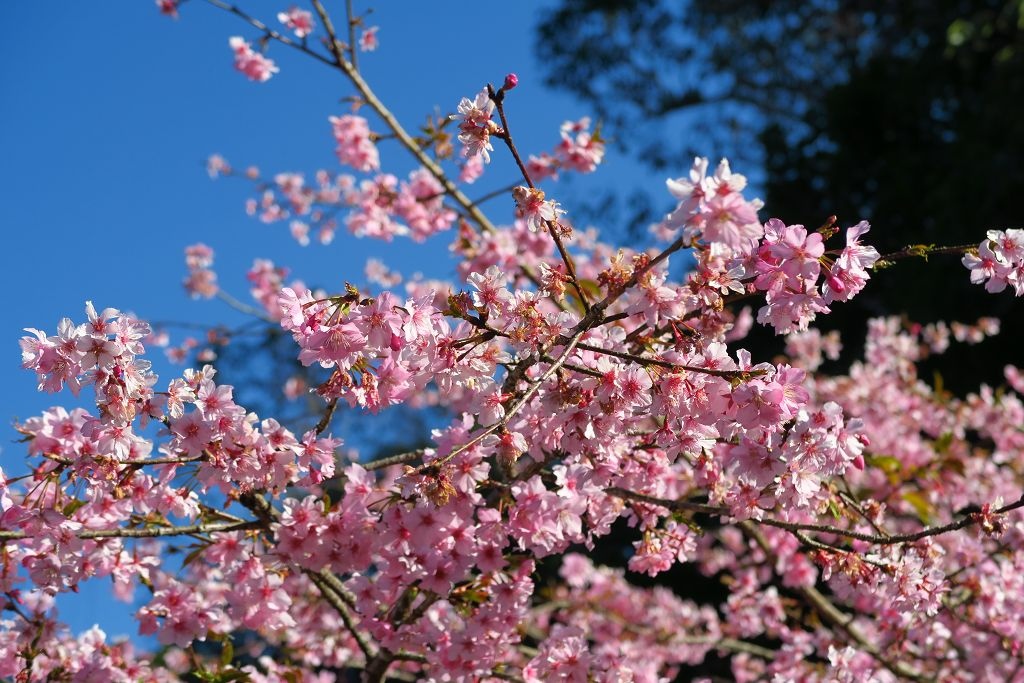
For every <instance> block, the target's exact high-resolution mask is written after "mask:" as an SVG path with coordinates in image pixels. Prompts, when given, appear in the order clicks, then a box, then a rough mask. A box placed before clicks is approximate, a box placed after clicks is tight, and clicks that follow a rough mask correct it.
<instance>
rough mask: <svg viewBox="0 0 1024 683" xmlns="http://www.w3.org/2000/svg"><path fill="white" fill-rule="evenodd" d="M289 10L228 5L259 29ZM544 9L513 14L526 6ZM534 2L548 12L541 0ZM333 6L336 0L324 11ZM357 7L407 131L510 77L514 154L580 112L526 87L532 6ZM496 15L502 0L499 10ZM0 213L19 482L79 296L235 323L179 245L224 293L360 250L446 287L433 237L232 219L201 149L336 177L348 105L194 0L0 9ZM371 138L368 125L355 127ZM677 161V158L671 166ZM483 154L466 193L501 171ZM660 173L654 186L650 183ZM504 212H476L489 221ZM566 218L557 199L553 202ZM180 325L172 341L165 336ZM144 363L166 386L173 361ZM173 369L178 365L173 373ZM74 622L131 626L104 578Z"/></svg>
mask: <svg viewBox="0 0 1024 683" xmlns="http://www.w3.org/2000/svg"><path fill="white" fill-rule="evenodd" d="M288 4H289V2H288V1H287V0H283V1H282V2H281V3H273V2H266V1H264V0H261V1H260V2H254V1H252V2H249V3H244V2H243V3H242V6H243V7H246V8H247V9H249V10H250V11H252V12H253V13H255V14H257V16H260V17H261V18H262V19H264V20H265V21H267V23H269V24H272V25H276V20H275V18H274V17H275V15H276V13H277V11H279V10H281V9H284V8H286V7H287V6H288ZM544 4H545V3H537V4H530V3H523V4H522V5H521V6H522V7H524V8H525V7H531V8H537V7H541V6H543V5H544ZM547 4H550V3H547ZM328 6H329V7H331V8H332V9H334V10H335V12H336V13H337V12H340V11H341V9H342V7H343V4H342V3H340V2H329V3H328ZM356 6H357V8H358V9H361V10H365V9H367V8H369V7H373V9H374V12H373V14H372V15H371V16H370V17H369V19H368V23H370V24H377V25H379V26H380V27H381V29H380V34H379V36H380V42H381V47H380V49H379V50H378V51H376V52H374V53H370V54H366V55H363V58H362V64H361V65H362V67H363V71H364V74H365V76H366V77H367V79H368V80H369V81H370V82H371V84H372V85H373V87H374V88H375V89H376V90H377V92H378V93H379V95H380V96H381V98H382V99H383V100H384V101H385V102H386V103H388V104H389V105H390V106H391V107H392V108H393V110H394V111H395V113H396V114H397V115H398V116H399V118H400V120H402V121H403V122H404V123H405V124H406V126H407V127H408V128H413V127H414V126H415V125H416V124H417V123H418V122H420V121H421V120H423V118H424V117H425V115H426V114H428V113H432V112H434V111H435V110H437V111H440V112H449V111H452V110H454V108H455V106H456V105H457V103H458V101H459V98H461V97H463V96H472V95H473V94H475V93H476V92H477V91H478V90H479V89H480V88H481V87H482V86H483V84H484V83H486V82H487V81H492V82H495V83H500V82H501V80H502V78H503V77H504V75H505V73H507V72H509V71H515V72H517V73H518V74H519V77H520V86H519V88H518V89H517V90H516V91H515V92H514V96H513V97H512V98H511V100H510V103H509V111H510V115H511V116H512V117H513V128H514V131H515V133H516V134H517V138H518V142H519V145H520V148H521V149H522V150H524V151H526V152H535V151H542V150H546V149H549V148H550V147H551V146H553V145H554V143H555V142H556V141H557V135H558V126H559V124H560V123H561V122H562V121H563V120H566V119H570V118H573V119H575V118H579V117H580V116H583V115H586V114H588V113H589V112H588V111H587V109H586V107H585V105H583V104H581V103H579V102H576V101H575V100H573V99H572V98H570V97H568V96H565V95H561V94H559V93H555V92H551V91H549V90H546V89H545V88H543V87H542V86H541V85H540V83H539V80H540V75H539V73H538V65H537V63H536V60H535V58H534V56H533V52H532V45H533V40H534V37H533V30H532V29H533V25H534V22H535V20H536V17H535V14H533V11H534V10H533V9H531V10H523V11H520V12H518V13H516V12H510V11H507V10H506V11H502V12H501V13H500V14H501V16H500V18H497V17H495V18H488V17H487V16H486V9H487V5H486V4H480V3H474V4H469V3H465V2H429V3H427V2H394V1H392V2H386V1H381V2H378V3H376V4H373V5H371V4H369V3H366V2H358V1H357V2H356ZM511 7H516V6H515V5H512V6H511ZM0 19H2V27H3V28H2V29H0V31H2V40H0V101H2V102H3V105H2V106H0V150H2V155H0V198H2V200H3V205H4V210H3V214H2V215H0V235H2V246H3V248H2V249H0V259H2V264H0V265H2V271H0V272H2V273H3V283H4V285H5V286H4V290H5V291H6V292H7V293H8V296H7V300H6V306H5V309H6V311H7V313H6V314H5V315H4V316H3V318H2V322H0V325H2V327H0V334H2V338H4V339H6V340H7V341H6V342H5V343H4V344H3V346H2V348H6V349H7V351H6V352H5V353H4V354H2V355H0V382H2V385H3V386H4V387H5V390H4V391H3V392H0V449H2V450H0V467H3V468H4V470H5V471H7V472H9V473H11V472H15V473H17V472H20V471H23V467H24V465H23V463H24V447H23V446H22V445H21V444H19V443H15V442H14V440H15V436H16V435H15V433H14V432H13V430H12V429H11V427H10V425H11V421H12V420H13V419H14V418H19V419H24V418H26V417H30V416H32V415H35V414H38V413H39V412H40V411H41V410H43V409H45V408H46V407H48V406H51V405H58V404H61V405H69V404H71V403H72V398H71V397H70V396H69V395H59V396H52V395H43V394H39V393H37V392H36V390H35V380H34V377H33V375H32V374H31V373H29V372H27V371H24V370H22V369H21V368H20V355H19V351H18V346H17V340H18V339H19V338H20V337H21V336H22V334H24V333H23V332H22V328H25V327H37V328H40V329H43V330H47V331H53V330H54V329H55V328H56V324H57V322H58V320H59V319H60V318H61V317H63V316H70V317H72V318H73V319H75V320H77V321H81V320H84V312H83V306H84V302H85V301H86V300H92V301H94V302H95V304H96V306H97V308H103V307H106V306H113V307H117V308H120V309H123V310H129V311H132V312H134V313H135V314H136V315H138V316H140V317H142V318H145V319H150V320H186V321H192V322H202V323H218V322H228V323H232V322H234V323H237V322H240V321H241V319H240V317H239V316H238V314H236V313H234V312H232V311H230V310H228V309H227V308H226V307H225V306H224V305H223V304H221V303H219V302H216V301H210V302H208V301H199V302H195V301H190V300H189V299H188V298H187V297H186V296H185V294H184V292H183V291H182V288H181V280H182V277H183V275H184V272H185V268H184V265H183V257H182V250H183V248H184V247H185V246H186V245H189V244H192V243H195V242H199V241H202V242H205V243H207V244H209V245H210V246H212V247H213V248H214V249H215V250H216V252H217V266H216V269H217V271H218V273H219V276H220V282H221V285H222V286H223V287H224V288H226V289H227V290H229V291H231V292H232V293H234V294H236V295H237V296H239V298H242V299H247V294H246V292H247V286H246V281H245V278H244V273H245V270H246V269H247V268H248V266H249V265H250V264H251V263H252V260H253V259H254V258H256V257H264V258H266V257H269V258H272V259H273V260H274V261H275V262H276V263H277V264H278V265H286V266H289V267H290V268H292V271H293V274H295V275H296V276H299V277H302V278H303V279H304V280H305V281H306V282H307V283H313V284H320V285H323V286H326V287H336V288H340V287H341V285H342V283H343V282H344V281H345V280H346V279H348V280H353V281H359V280H361V279H362V269H363V264H364V263H365V260H366V258H367V257H369V256H375V257H377V258H381V259H383V260H384V261H385V262H386V263H388V264H389V265H391V266H392V267H395V268H397V269H399V270H401V271H402V272H403V273H405V274H407V275H408V274H411V273H412V272H414V271H417V270H419V271H423V272H424V273H425V274H427V275H431V276H445V275H447V274H448V273H449V272H451V270H452V263H451V261H450V259H449V257H448V256H447V241H448V236H446V235H442V236H440V237H439V238H435V239H434V240H432V241H431V242H429V243H428V245H427V246H425V247H424V246H418V245H414V244H412V243H410V242H405V241H399V242H395V243H392V244H384V243H381V242H374V241H369V240H355V239H353V238H351V237H350V236H348V235H347V234H346V233H344V232H343V231H339V233H338V238H337V239H336V241H335V243H334V244H333V245H330V246H327V247H322V246H319V245H315V244H314V245H311V246H309V247H306V248H303V247H300V246H298V245H297V244H296V243H295V242H294V241H293V240H292V238H291V237H290V236H289V235H288V231H287V228H286V227H285V225H284V224H283V223H282V224H277V225H274V226H267V225H264V224H262V223H259V222H258V221H255V220H253V219H250V218H249V217H247V216H246V215H245V214H244V211H243V203H244V201H245V199H246V198H247V197H248V196H249V192H248V188H247V186H245V185H244V184H243V183H241V182H239V181H233V180H226V179H221V180H218V181H216V182H212V181H210V180H209V178H208V177H207V176H206V173H205V170H204V167H203V164H204V161H205V159H206V157H207V156H208V155H209V154H211V153H213V152H219V153H221V154H223V155H224V156H225V157H226V158H227V159H228V160H229V161H231V162H232V163H233V164H234V165H235V166H236V167H244V166H246V165H249V164H255V165H257V166H259V167H260V169H261V170H262V171H263V172H264V173H265V174H268V175H269V174H272V173H276V172H280V171H300V172H305V173H307V174H312V172H313V171H315V170H316V169H318V168H326V169H330V170H339V168H338V164H337V161H336V159H335V157H334V154H333V141H332V139H331V136H330V128H329V124H328V122H327V117H328V116H329V115H332V114H340V113H344V112H345V111H347V105H345V104H344V103H342V102H341V101H340V100H341V98H343V97H345V96H346V95H349V94H351V90H350V89H349V88H348V87H347V84H346V83H345V81H344V79H343V78H342V77H341V76H340V74H338V73H336V72H333V71H331V70H330V69H328V68H327V67H325V66H323V65H321V64H319V63H315V62H313V61H312V60H311V59H309V58H308V57H306V56H304V55H301V54H298V53H297V52H294V51H292V50H289V49H287V48H285V47H284V46H281V45H276V44H272V45H271V47H270V56H271V58H273V59H274V60H275V61H276V62H277V64H278V66H279V67H280V69H281V73H279V74H277V75H276V76H275V77H274V78H273V79H271V80H270V81H269V82H267V83H263V84H257V83H251V82H249V81H247V80H246V79H245V78H244V77H243V76H242V75H241V74H238V73H236V72H235V71H234V70H233V68H232V58H231V53H230V50H229V48H228V45H227V41H228V37H229V36H231V35H242V36H244V37H246V38H247V39H250V40H252V39H255V38H256V37H257V33H256V32H255V30H254V29H252V28H251V27H248V26H247V25H245V24H243V23H242V22H241V21H240V20H238V19H237V18H235V17H232V16H230V15H228V14H226V13H224V12H222V11H220V10H217V9H215V8H213V7H211V6H208V5H206V4H205V3H204V2H202V1H201V0H191V1H190V2H188V3H186V4H185V6H183V7H182V15H181V18H180V19H179V20H178V21H173V20H171V19H168V18H166V17H163V16H160V15H159V14H158V12H157V10H156V8H155V6H154V4H153V3H152V2H149V1H147V0H92V1H84V2H74V3H60V4H59V5H57V6H55V5H53V4H50V3H5V4H4V6H3V7H2V8H0ZM371 127H374V128H375V129H377V130H381V128H382V127H381V125H380V124H379V123H377V122H375V121H373V120H372V119H371ZM381 155H382V160H383V164H384V166H385V170H389V171H394V172H396V173H398V174H401V175H404V174H405V173H406V172H407V171H408V170H410V168H411V165H410V162H409V158H408V155H407V154H406V153H405V152H404V151H403V150H401V149H399V148H398V147H397V146H395V145H394V143H382V147H381ZM615 157H616V153H615V152H614V150H611V149H610V150H609V158H608V160H607V162H608V166H606V167H602V168H601V169H600V170H599V171H598V173H597V174H595V175H594V176H591V177H589V178H587V179H581V180H578V181H574V186H575V190H576V193H574V194H577V195H579V193H580V191H581V190H585V188H586V187H587V186H586V185H585V184H584V183H591V182H592V183H596V184H598V186H600V187H609V186H612V185H615V184H616V183H624V182H635V179H636V177H637V174H638V173H642V172H641V171H639V170H638V169H637V168H636V167H635V166H634V165H631V164H627V163H624V161H623V160H622V159H616V158H615ZM687 167H688V163H686V162H685V160H683V163H681V164H680V169H679V172H680V174H681V173H683V172H684V171H685V169H686V168H687ZM514 178H515V174H514V168H513V166H512V164H511V162H510V160H509V158H508V155H507V154H505V153H504V152H503V151H500V150H499V153H497V154H495V155H494V162H493V163H492V167H491V169H490V171H489V173H488V175H487V176H485V178H484V179H483V180H481V181H479V182H478V184H477V185H476V186H474V188H472V189H471V190H470V191H469V194H470V195H471V196H476V195H478V194H482V193H484V192H486V191H488V190H490V189H493V188H495V187H498V186H500V185H502V184H505V183H507V182H510V181H511V180H514ZM654 182H660V179H656V180H654ZM510 204H511V202H509V201H505V200H497V201H494V202H492V203H491V204H489V205H488V208H489V213H490V215H491V216H492V217H493V218H494V219H495V220H496V221H498V222H501V221H504V220H507V219H508V217H509V213H510ZM567 208H569V210H570V214H571V210H572V206H571V205H570V206H568V207H567ZM181 336H183V335H182V334H181V333H179V334H178V335H177V337H175V338H176V339H178V340H180V338H181ZM152 359H153V360H154V361H156V364H157V369H158V371H162V372H161V374H162V375H163V376H164V377H163V378H162V380H161V381H162V382H165V381H166V379H167V378H168V373H171V372H173V370H172V369H171V368H170V367H169V366H167V365H166V364H161V363H160V362H159V361H160V359H161V352H160V351H159V350H158V351H156V353H154V354H153V356H152ZM179 371H180V370H179ZM59 604H60V605H61V609H62V612H63V615H64V617H65V619H66V620H67V621H68V622H69V623H70V624H71V626H72V628H73V629H74V630H75V631H80V630H82V629H85V628H88V627H89V626H91V625H92V624H93V623H97V622H98V623H99V624H100V626H101V627H103V628H104V629H106V630H107V631H108V634H110V635H116V634H128V635H132V634H134V633H135V626H134V623H133V622H132V621H131V620H130V617H129V609H128V608H127V607H124V606H122V605H120V604H119V603H114V602H113V601H112V599H111V598H110V594H109V590H108V587H107V584H106V583H105V582H94V584H93V585H91V586H87V587H86V589H85V590H83V592H82V593H81V594H80V595H77V596H71V597H70V598H69V599H66V600H65V599H62V600H61V602H60V603H59Z"/></svg>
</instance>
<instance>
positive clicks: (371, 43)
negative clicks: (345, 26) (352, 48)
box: [359, 26, 380, 52]
mask: <svg viewBox="0 0 1024 683" xmlns="http://www.w3.org/2000/svg"><path fill="white" fill-rule="evenodd" d="M379 28H380V27H378V26H371V27H369V28H367V29H365V30H363V32H362V33H361V34H360V35H359V50H360V52H373V51H374V50H376V49H377V48H378V47H380V40H379V39H378V38H377V31H378V29H379Z"/></svg>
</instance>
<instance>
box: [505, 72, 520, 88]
mask: <svg viewBox="0 0 1024 683" xmlns="http://www.w3.org/2000/svg"><path fill="white" fill-rule="evenodd" d="M517 85H519V76H516V75H515V74H509V75H508V76H505V84H504V85H502V86H501V89H502V90H511V89H512V88H514V87H516V86H517Z"/></svg>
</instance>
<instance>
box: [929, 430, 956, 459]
mask: <svg viewBox="0 0 1024 683" xmlns="http://www.w3.org/2000/svg"><path fill="white" fill-rule="evenodd" d="M952 443H953V433H952V432H946V433H945V434H943V435H942V436H940V437H939V438H937V439H935V443H934V446H935V452H936V453H939V454H941V455H945V454H946V453H948V452H949V447H950V445H952Z"/></svg>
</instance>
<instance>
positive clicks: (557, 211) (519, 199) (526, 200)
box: [512, 186, 565, 232]
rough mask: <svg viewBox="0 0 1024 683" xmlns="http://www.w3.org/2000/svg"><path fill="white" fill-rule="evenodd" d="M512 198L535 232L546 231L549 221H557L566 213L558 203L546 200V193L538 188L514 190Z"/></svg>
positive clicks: (518, 188) (527, 223)
mask: <svg viewBox="0 0 1024 683" xmlns="http://www.w3.org/2000/svg"><path fill="white" fill-rule="evenodd" d="M512 197H513V198H514V199H515V200H516V206H517V208H518V209H519V213H520V215H521V216H522V218H523V220H524V221H525V222H526V225H527V227H529V228H530V230H532V231H533V232H540V231H542V230H544V229H545V227H546V224H547V223H548V222H549V221H557V220H558V217H559V216H560V215H562V214H564V213H565V211H563V210H562V209H561V208H559V206H558V204H557V203H556V202H554V201H550V200H545V199H544V192H543V191H542V190H538V189H536V188H528V187H522V186H520V187H517V188H515V189H513V190H512Z"/></svg>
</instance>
